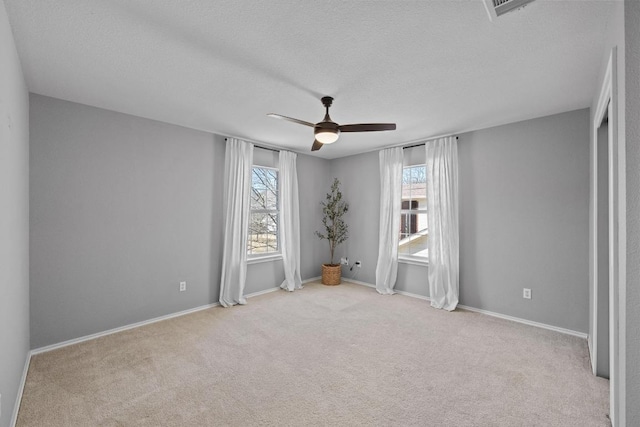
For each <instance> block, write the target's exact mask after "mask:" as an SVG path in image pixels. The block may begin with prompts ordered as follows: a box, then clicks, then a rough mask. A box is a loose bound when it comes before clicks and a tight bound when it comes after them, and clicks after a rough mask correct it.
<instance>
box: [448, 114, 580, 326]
mask: <svg viewBox="0 0 640 427" xmlns="http://www.w3.org/2000/svg"><path fill="white" fill-rule="evenodd" d="M459 162H460V169H459V170H460V178H459V179H460V241H461V245H460V283H461V285H460V302H461V304H464V305H469V306H471V307H477V308H481V309H485V310H489V311H494V312H497V313H502V314H507V315H511V316H516V317H520V318H523V319H528V320H533V321H536V322H542V323H547V324H550V325H554V326H559V327H563V328H568V329H571V330H575V331H580V332H586V331H587V330H588V316H589V313H588V306H589V288H588V282H589V281H588V236H589V234H588V231H589V230H588V221H589V210H588V207H589V110H578V111H572V112H568V113H563V114H557V115H554V116H548V117H542V118H538V119H533V120H527V121H523V122H519V123H512V124H509V125H505V126H499V127H494V128H490V129H484V130H480V131H475V132H469V133H465V134H462V135H460V139H459ZM522 288H530V289H531V292H532V299H531V300H525V299H523V298H522Z"/></svg>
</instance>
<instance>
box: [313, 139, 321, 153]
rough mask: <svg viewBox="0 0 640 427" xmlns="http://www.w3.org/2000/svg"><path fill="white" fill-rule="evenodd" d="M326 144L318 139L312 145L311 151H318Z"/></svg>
mask: <svg viewBox="0 0 640 427" xmlns="http://www.w3.org/2000/svg"><path fill="white" fill-rule="evenodd" d="M323 145H324V144H323V143H322V142H319V141H318V140H315V141H313V145H312V146H311V151H318V150H319V149H321V148H322V146H323Z"/></svg>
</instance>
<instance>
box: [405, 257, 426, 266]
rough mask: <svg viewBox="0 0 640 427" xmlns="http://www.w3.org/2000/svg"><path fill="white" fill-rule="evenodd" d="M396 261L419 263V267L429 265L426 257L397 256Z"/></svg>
mask: <svg viewBox="0 0 640 427" xmlns="http://www.w3.org/2000/svg"><path fill="white" fill-rule="evenodd" d="M398 262H401V263H403V264H411V265H419V266H421V267H428V266H429V260H428V259H426V258H417V257H408V256H398Z"/></svg>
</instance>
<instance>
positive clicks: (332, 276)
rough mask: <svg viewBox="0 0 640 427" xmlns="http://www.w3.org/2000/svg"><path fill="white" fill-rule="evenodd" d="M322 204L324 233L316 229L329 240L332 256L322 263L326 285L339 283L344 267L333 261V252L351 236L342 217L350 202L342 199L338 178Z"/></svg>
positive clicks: (323, 281) (323, 279)
mask: <svg viewBox="0 0 640 427" xmlns="http://www.w3.org/2000/svg"><path fill="white" fill-rule="evenodd" d="M320 205H322V224H323V225H324V231H323V232H322V233H321V232H319V231H316V236H318V237H319V238H321V239H327V240H328V241H329V255H330V256H331V262H330V263H329V264H322V283H323V284H324V285H339V284H340V275H341V273H342V269H341V265H340V264H334V263H333V254H334V252H335V249H336V246H338V245H339V244H340V243H342V242H344V241H345V240H347V238H348V237H349V230H348V226H347V224H345V222H344V220H343V219H342V217H343V216H344V214H345V213H347V211H348V210H349V204H348V203H347V202H345V201H343V200H342V193H341V192H340V181H338V178H334V180H333V184H332V185H331V192H329V193H327V196H326V198H325V201H324V202H320Z"/></svg>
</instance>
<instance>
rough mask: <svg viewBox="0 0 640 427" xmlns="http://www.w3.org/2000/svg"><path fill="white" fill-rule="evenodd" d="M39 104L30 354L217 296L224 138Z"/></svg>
mask: <svg viewBox="0 0 640 427" xmlns="http://www.w3.org/2000/svg"><path fill="white" fill-rule="evenodd" d="M30 107H31V108H30V113H31V346H32V348H38V347H41V346H45V345H49V344H54V343H58V342H61V341H65V340H68V339H72V338H76V337H80V336H84V335H88V334H92V333H96V332H101V331H104V330H108V329H111V328H115V327H118V326H122V325H127V324H130V323H134V322H139V321H142V320H146V319H150V318H153V317H157V316H161V315H164V314H168V313H173V312H176V311H180V310H185V309H188V308H192V307H196V306H199V305H204V304H208V303H211V302H214V301H217V300H218V287H217V283H218V280H219V276H220V259H221V257H220V253H221V245H220V241H221V230H222V212H221V210H220V209H219V205H220V204H221V200H222V199H221V195H222V181H223V172H224V141H223V140H222V138H214V137H213V136H212V135H210V134H207V133H204V132H199V131H194V130H190V129H186V128H181V127H178V126H174V125H169V124H165V123H160V122H156V121H152V120H147V119H141V118H137V117H133V116H128V115H124V114H119V113H115V112H112V111H106V110H102V109H98V108H94V107H88V106H85V105H80V104H75V103H71V102H67V101H61V100H58V99H54V98H48V97H44V96H40V95H33V94H32V95H31V106H30ZM182 280H186V281H187V291H186V292H179V291H178V283H179V282H180V281H182Z"/></svg>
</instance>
